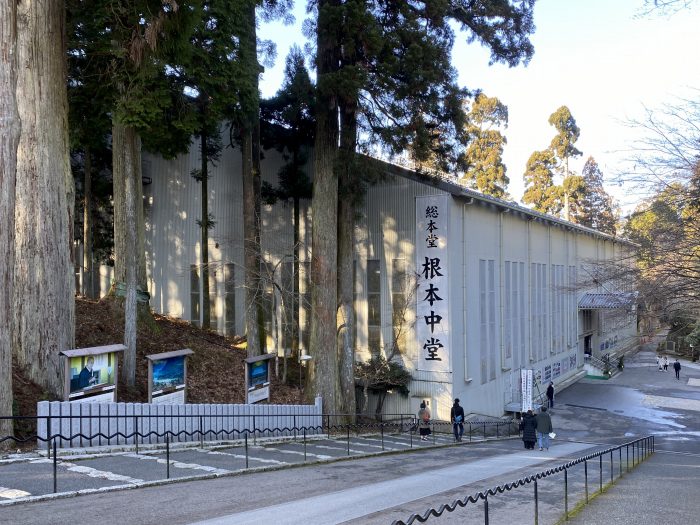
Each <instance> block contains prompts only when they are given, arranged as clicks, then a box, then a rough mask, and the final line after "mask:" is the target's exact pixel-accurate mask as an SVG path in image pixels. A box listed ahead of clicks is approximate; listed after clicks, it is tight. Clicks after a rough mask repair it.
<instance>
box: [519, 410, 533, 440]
mask: <svg viewBox="0 0 700 525" xmlns="http://www.w3.org/2000/svg"><path fill="white" fill-rule="evenodd" d="M520 430H522V432H523V443H525V448H526V449H528V450H534V449H535V441H537V434H536V430H537V421H536V420H535V415H534V414H533V413H532V410H528V411H527V412H525V413H524V414H523V419H522V421H521V422H520Z"/></svg>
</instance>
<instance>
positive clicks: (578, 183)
mask: <svg viewBox="0 0 700 525" xmlns="http://www.w3.org/2000/svg"><path fill="white" fill-rule="evenodd" d="M549 124H550V125H551V126H554V128H555V129H556V130H557V134H556V135H555V136H554V137H553V138H552V141H551V143H550V145H549V148H547V149H546V150H543V151H535V152H534V153H533V154H532V155H531V156H530V158H529V159H528V161H527V165H526V167H525V173H524V175H523V177H524V179H525V192H524V193H523V202H524V203H525V204H529V205H531V206H532V207H533V208H534V209H535V210H537V211H539V212H542V213H549V214H551V215H559V214H560V213H561V212H562V210H563V212H564V218H565V219H567V220H569V219H572V213H571V212H572V211H573V212H574V213H573V218H574V220H575V217H576V216H577V215H578V213H579V210H580V208H581V199H582V198H583V194H584V190H585V188H584V182H583V178H582V177H581V176H579V175H576V174H572V173H571V171H570V170H569V159H570V158H571V157H578V156H580V155H581V152H580V151H579V150H578V149H576V146H575V145H574V144H575V143H576V141H577V140H578V138H579V135H580V134H581V130H580V129H579V128H578V126H577V125H576V120H575V119H574V117H573V116H572V115H571V111H569V108H567V107H566V106H561V107H560V108H559V109H557V110H556V111H555V112H554V113H552V114H551V115H550V116H549ZM555 175H556V176H557V177H555ZM557 181H559V182H560V183H559V184H557Z"/></svg>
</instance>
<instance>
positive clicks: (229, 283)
mask: <svg viewBox="0 0 700 525" xmlns="http://www.w3.org/2000/svg"><path fill="white" fill-rule="evenodd" d="M233 268H234V265H233V264H231V263H227V264H224V267H223V272H224V275H223V279H224V331H225V332H226V335H235V333H236V293H235V290H236V281H235V280H234V274H233Z"/></svg>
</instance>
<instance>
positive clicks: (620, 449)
mask: <svg viewBox="0 0 700 525" xmlns="http://www.w3.org/2000/svg"><path fill="white" fill-rule="evenodd" d="M617 450H618V451H619V452H620V477H622V447H618V449H617Z"/></svg>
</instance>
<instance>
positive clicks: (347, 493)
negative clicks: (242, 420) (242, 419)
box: [0, 351, 700, 525]
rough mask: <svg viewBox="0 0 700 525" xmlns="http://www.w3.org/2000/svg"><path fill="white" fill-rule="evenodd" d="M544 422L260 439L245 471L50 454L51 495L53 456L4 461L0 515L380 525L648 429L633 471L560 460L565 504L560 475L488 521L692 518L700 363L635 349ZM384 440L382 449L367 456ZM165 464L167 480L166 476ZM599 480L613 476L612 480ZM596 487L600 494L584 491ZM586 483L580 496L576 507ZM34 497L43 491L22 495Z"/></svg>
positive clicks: (28, 519) (509, 500)
mask: <svg viewBox="0 0 700 525" xmlns="http://www.w3.org/2000/svg"><path fill="white" fill-rule="evenodd" d="M552 418H553V424H554V428H555V431H556V432H557V438H556V439H555V440H554V442H553V444H552V447H551V448H550V450H549V451H543V452H540V451H526V450H524V449H523V447H522V442H521V441H519V440H518V439H509V440H498V441H496V440H493V441H491V440H489V441H483V440H481V441H478V442H474V443H471V444H469V443H466V442H463V443H461V444H456V445H452V444H451V439H450V437H449V436H440V437H439V438H438V440H437V442H436V444H435V445H436V446H433V445H432V443H429V444H425V443H422V442H415V441H414V442H412V443H411V442H410V441H409V442H407V441H405V440H404V438H405V436H400V435H396V436H388V435H387V436H384V442H383V443H382V440H381V437H380V436H370V435H366V436H353V437H352V438H351V441H350V446H349V449H350V454H348V443H347V440H346V439H343V438H342V437H341V436H336V437H335V438H331V439H324V440H319V441H317V442H314V443H307V445H306V454H307V456H306V464H304V463H305V462H304V456H303V454H304V450H303V448H304V447H303V444H299V443H298V442H296V443H295V442H279V443H270V444H267V446H263V444H261V443H258V445H257V447H255V448H252V449H250V450H249V458H248V461H249V463H250V464H251V465H250V466H253V464H255V465H259V466H260V467H263V468H261V469H249V470H247V471H246V470H245V468H244V467H245V456H244V455H242V454H240V448H237V447H228V448H222V449H218V450H211V449H182V450H176V451H173V452H172V453H171V457H170V463H169V464H168V463H166V460H165V458H164V457H163V453H162V451H141V453H140V454H135V453H133V452H130V453H121V454H118V455H113V454H110V455H100V456H94V457H91V456H84V455H83V456H79V457H61V458H60V460H61V466H60V469H61V470H60V476H59V478H58V479H59V492H60V494H59V495H58V496H43V495H42V494H44V495H45V494H47V493H48V492H51V491H52V477H51V476H50V473H51V470H52V463H50V462H47V460H46V459H45V458H38V457H34V458H31V459H29V460H24V461H12V462H10V461H5V462H4V463H0V523H13V524H15V523H17V524H25V523H26V524H47V523H64V522H67V521H68V520H71V521H73V520H75V516H76V515H77V514H78V508H79V509H81V510H80V512H79V514H80V521H81V522H82V523H84V524H90V523H96V524H97V523H100V524H103V523H104V521H105V513H104V512H102V511H97V512H94V513H90V512H85V509H114V510H110V511H109V512H112V513H114V512H116V513H117V515H118V520H119V522H120V523H122V524H124V525H127V524H150V523H164V522H167V523H169V524H171V525H178V524H192V523H199V524H207V525H223V524H227V523H236V524H239V523H259V522H262V521H265V522H270V523H307V524H314V523H318V524H332V523H345V524H380V523H381V524H386V525H388V524H389V523H392V521H394V520H398V519H401V520H406V519H407V518H408V517H409V516H410V515H411V514H413V513H423V512H425V511H426V510H427V509H428V508H430V507H439V505H441V504H446V503H451V502H452V501H454V500H455V499H457V498H460V499H461V498H465V497H466V496H468V495H470V494H471V495H473V494H476V493H477V492H479V491H482V490H484V489H487V488H490V487H494V486H497V485H503V484H505V483H509V482H512V481H515V480H517V479H520V478H523V477H525V476H529V475H532V474H535V473H537V472H541V471H543V470H545V469H548V468H552V467H555V466H558V465H561V464H563V463H565V462H567V461H571V460H573V459H576V458H578V457H581V456H583V455H586V454H590V453H592V452H596V451H600V450H603V449H606V448H607V447H609V446H612V445H618V444H621V443H625V442H628V441H631V440H633V439H636V438H637V437H641V436H645V435H650V434H653V435H654V436H655V442H656V450H657V452H656V454H654V455H652V456H651V457H650V458H649V459H647V460H646V461H644V462H642V463H640V464H639V465H637V466H636V468H633V469H629V467H630V466H631V465H630V463H629V462H628V457H629V456H628V454H629V451H628V450H625V449H623V450H620V451H618V452H616V453H615V454H611V455H610V458H608V457H607V456H606V457H605V463H603V462H602V461H601V463H600V464H598V463H597V462H594V463H591V464H587V465H586V470H584V468H583V465H582V464H579V465H577V466H576V467H572V468H571V469H569V470H568V471H567V476H568V477H567V488H568V490H567V493H568V501H566V502H565V499H564V494H565V492H564V479H563V473H561V474H556V475H552V476H549V477H547V478H544V479H542V480H540V481H539V483H538V485H539V486H538V505H537V508H535V505H534V490H533V489H534V487H533V484H532V483H530V484H526V485H524V486H522V487H518V488H516V489H514V490H511V491H507V492H505V493H504V494H499V495H498V496H494V497H491V498H489V516H490V523H512V522H513V521H518V522H522V523H533V522H534V517H535V513H537V518H538V523H540V524H547V523H552V524H553V523H557V522H558V521H559V520H560V519H561V517H562V513H563V510H564V505H565V503H566V504H568V508H569V510H575V515H574V516H573V517H572V523H585V524H589V523H590V524H597V523H601V524H602V523H636V522H640V523H644V524H645V525H647V524H652V525H653V524H666V523H696V522H697V515H698V511H699V510H700V503H699V502H698V499H697V497H696V491H695V490H694V487H695V486H696V485H697V479H698V476H697V474H696V473H697V472H698V468H700V442H699V440H698V439H697V438H698V436H700V367H699V366H697V365H695V364H692V363H687V362H683V369H682V371H681V379H680V380H676V379H675V375H674V373H673V371H669V372H659V371H658V370H657V369H656V366H655V354H654V353H653V352H651V351H642V352H639V353H637V354H636V355H634V356H628V357H627V358H626V367H625V370H624V371H623V373H621V374H619V375H617V376H615V377H613V378H612V379H609V380H592V379H585V380H582V381H580V382H578V383H577V384H575V385H573V386H571V387H570V388H568V389H566V390H565V391H563V392H558V393H556V395H555V406H554V408H553V410H552ZM441 443H442V445H441ZM382 445H383V446H384V452H385V454H384V455H376V454H375V452H382V450H381V447H382ZM411 445H412V446H413V448H411ZM421 447H422V448H421ZM389 449H390V450H389ZM348 455H349V456H350V458H351V460H349V461H348V460H346V459H347V457H348ZM241 456H242V457H241ZM253 457H255V458H256V459H251V458H253ZM340 459H342V461H338V460H340ZM167 468H169V470H170V474H171V477H172V478H175V479H174V480H170V481H168V482H165V483H164V482H163V481H162V478H163V477H164V476H163V473H164V471H165V470H166V469H167ZM620 474H622V475H621V476H620ZM609 475H612V476H613V478H614V479H615V480H616V481H615V483H614V484H613V485H611V486H608V482H609ZM600 486H604V487H605V491H604V492H603V493H602V494H596V492H597V491H598V489H599V487H600ZM3 488H4V489H3ZM128 488H131V490H124V489H128ZM586 490H588V493H589V495H590V497H591V501H590V503H589V504H588V505H587V506H584V507H582V508H579V507H577V506H576V504H577V503H578V502H580V501H582V500H584V499H585V494H586ZM22 492H27V493H31V494H30V495H22ZM38 495H39V499H40V498H47V497H48V498H50V499H47V500H45V501H34V502H31V501H30V500H32V499H35V500H36V499H37V496H38ZM73 495H78V497H69V496H73ZM3 500H4V501H3ZM484 510H485V509H484V505H483V502H478V503H473V504H468V505H467V506H466V507H464V508H458V510H457V511H455V512H453V513H445V514H443V516H442V517H440V518H435V517H433V518H430V520H429V523H432V522H434V523H437V524H439V525H444V524H448V523H484ZM107 519H108V520H110V518H107ZM112 520H116V518H113V519H112ZM112 520H110V521H112Z"/></svg>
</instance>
